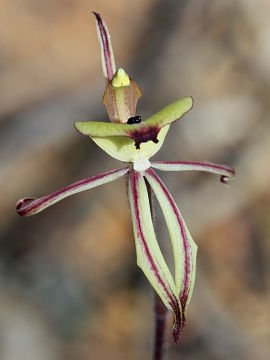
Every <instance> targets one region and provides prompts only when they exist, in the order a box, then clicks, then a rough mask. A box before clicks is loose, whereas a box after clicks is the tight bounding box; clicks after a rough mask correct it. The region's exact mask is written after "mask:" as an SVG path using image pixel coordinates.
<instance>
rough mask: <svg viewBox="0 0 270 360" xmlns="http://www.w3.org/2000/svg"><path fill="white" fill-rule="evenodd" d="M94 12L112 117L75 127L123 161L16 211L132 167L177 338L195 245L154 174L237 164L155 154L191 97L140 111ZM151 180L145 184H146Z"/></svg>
mask: <svg viewBox="0 0 270 360" xmlns="http://www.w3.org/2000/svg"><path fill="white" fill-rule="evenodd" d="M94 15H95V17H96V25H97V33H98V37H99V41H100V45H101V58H102V68H103V74H104V77H105V80H106V89H105V93H104V95H103V99H102V101H103V103H104V105H105V107H106V109H107V112H108V116H109V118H110V121H111V122H94V121H91V122H76V123H75V128H76V129H77V130H78V131H79V132H80V133H82V134H84V135H87V136H89V137H90V138H91V139H92V140H93V141H94V142H95V143H96V144H97V145H98V146H99V147H100V148H101V149H103V150H104V151H105V152H106V153H107V154H109V155H110V156H112V157H113V158H115V159H118V160H120V161H122V162H123V163H124V164H125V166H124V167H122V168H119V169H116V170H112V171H108V172H105V173H102V174H99V175H96V176H92V177H90V178H86V179H83V180H79V181H77V182H75V183H73V184H71V185H68V186H66V187H64V188H62V189H60V190H58V191H55V192H53V193H52V194H49V195H46V196H43V197H41V198H39V199H35V198H29V197H28V198H24V199H21V200H20V201H19V202H18V203H17V207H16V210H17V213H18V214H19V215H22V216H30V215H34V214H37V213H39V212H40V211H42V210H44V209H46V208H47V207H49V206H51V205H53V204H55V203H56V202H58V201H60V200H62V199H64V198H66V197H68V196H71V195H73V194H76V193H78V192H81V191H84V190H88V189H91V188H94V187H97V186H99V185H103V184H105V183H108V182H111V181H114V180H116V179H119V178H120V177H122V176H124V175H125V174H127V176H128V196H129V203H130V209H131V216H132V223H133V230H134V237H135V244H136V253H137V264H138V266H139V267H140V268H141V269H142V271H143V272H144V274H145V276H146V277H147V279H148V280H149V282H150V283H151V285H152V287H153V288H154V290H155V291H156V292H157V294H158V295H159V297H160V298H161V300H162V302H163V303H164V305H165V306H166V307H167V309H169V310H170V311H171V312H172V313H173V315H174V325H173V337H174V340H175V341H176V342H177V340H178V338H179V336H180V333H181V330H182V328H183V326H184V324H185V320H186V312H187V308H188V305H189V302H190V299H191V295H192V291H193V286H194V281H195V274H196V253H197V245H196V244H195V242H194V241H193V239H192V237H191V234H190V232H189V230H188V228H187V226H186V224H185V222H184V220H183V217H182V214H181V212H180V211H179V209H178V207H177V205H176V203H175V201H174V199H173V197H172V196H171V194H170V192H169V191H168V189H167V188H166V186H165V185H164V183H163V182H162V180H161V179H160V178H159V176H158V175H157V174H156V172H155V171H154V169H158V170H161V171H186V170H199V171H206V172H210V173H213V174H217V175H219V176H220V177H221V181H222V182H226V181H227V179H228V178H231V177H233V176H234V169H233V168H231V167H229V166H225V165H218V164H213V163H210V162H206V161H198V162H196V161H195V162H192V161H178V162H173V161H151V162H150V159H151V157H152V156H153V155H154V154H156V153H157V152H158V151H159V149H160V148H161V146H162V144H163V142H164V140H165V137H166V134H167V133H168V130H169V128H170V126H171V125H172V123H174V122H175V121H176V120H178V119H180V118H181V117H182V116H183V115H184V114H186V113H187V112H188V111H189V110H190V109H191V108H192V106H193V99H192V98H191V97H185V98H183V99H180V100H177V101H175V102H173V103H172V104H170V105H168V106H166V107H165V108H163V109H162V110H160V111H159V112H157V113H156V114H154V115H153V116H151V117H150V118H148V119H147V120H145V121H141V117H140V116H139V115H136V105H137V101H138V99H139V98H140V97H141V91H140V89H139V87H138V86H137V85H136V83H135V82H134V80H132V79H131V78H130V77H129V76H128V75H127V73H126V72H125V71H124V70H123V69H122V68H118V69H116V67H115V62H114V55H113V49H112V45H111V40H110V34H109V31H108V28H107V26H106V24H105V22H104V21H103V20H102V19H101V17H100V15H99V14H97V13H94ZM146 184H147V185H146ZM147 186H150V187H151V189H152V191H153V193H154V195H155V197H156V199H157V201H158V203H159V204H160V207H161V210H162V212H163V215H164V218H165V221H166V224H167V227H168V232H169V235H170V240H171V245H172V250H173V255H174V269H175V271H174V275H173V274H172V273H171V271H170V269H169V267H168V265H167V263H166V261H165V259H164V257H163V255H162V253H161V250H160V247H159V245H158V242H157V239H156V234H155V230H154V226H153V221H152V215H151V210H150V203H149V195H148V191H147Z"/></svg>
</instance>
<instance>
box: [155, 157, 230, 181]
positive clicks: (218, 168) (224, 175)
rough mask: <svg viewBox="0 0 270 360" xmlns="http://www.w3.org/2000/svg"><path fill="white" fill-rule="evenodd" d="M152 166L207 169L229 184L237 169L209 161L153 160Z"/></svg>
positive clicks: (159, 167)
mask: <svg viewBox="0 0 270 360" xmlns="http://www.w3.org/2000/svg"><path fill="white" fill-rule="evenodd" d="M151 166H152V167H153V168H155V169H158V170H163V171H190V170H196V171H205V172H209V173H212V174H217V175H220V181H221V182H222V183H225V184H227V181H228V179H230V178H232V177H234V175H235V169H234V168H233V167H231V166H227V165H220V164H214V163H211V162H209V161H153V162H151Z"/></svg>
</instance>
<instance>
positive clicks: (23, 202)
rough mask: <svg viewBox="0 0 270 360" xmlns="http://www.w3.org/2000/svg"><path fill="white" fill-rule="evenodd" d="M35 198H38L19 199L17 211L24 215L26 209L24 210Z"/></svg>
mask: <svg viewBox="0 0 270 360" xmlns="http://www.w3.org/2000/svg"><path fill="white" fill-rule="evenodd" d="M34 200H36V198H24V199H21V200H19V201H18V202H17V204H16V211H17V213H18V214H19V215H22V216H23V215H25V211H24V209H25V207H26V206H27V205H29V204H30V203H32V202H33V201H34Z"/></svg>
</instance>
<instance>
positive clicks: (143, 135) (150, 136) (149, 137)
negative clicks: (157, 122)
mask: <svg viewBox="0 0 270 360" xmlns="http://www.w3.org/2000/svg"><path fill="white" fill-rule="evenodd" d="M159 130H160V128H158V127H150V126H149V127H143V128H141V129H138V130H136V131H132V132H131V134H130V137H131V138H132V139H133V140H134V141H135V147H136V149H140V145H141V143H143V142H147V141H153V142H154V143H155V144H157V143H158V139H157V136H158V133H159Z"/></svg>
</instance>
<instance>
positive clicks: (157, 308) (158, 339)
mask: <svg viewBox="0 0 270 360" xmlns="http://www.w3.org/2000/svg"><path fill="white" fill-rule="evenodd" d="M146 187H147V192H148V197H149V203H150V209H151V215H152V220H153V222H154V198H153V192H152V189H151V187H150V185H149V183H148V182H147V181H146ZM154 316H155V333H154V344H153V360H163V359H164V354H165V351H166V350H167V347H168V343H167V329H166V328H167V320H168V310H167V308H166V306H165V305H164V304H163V302H162V300H161V299H160V297H159V296H158V295H157V293H156V292H154Z"/></svg>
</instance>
